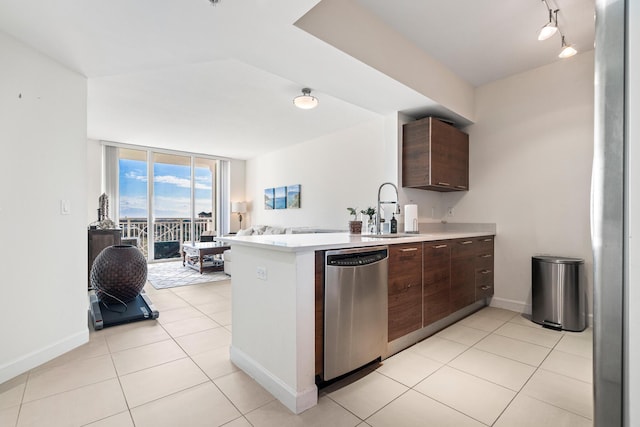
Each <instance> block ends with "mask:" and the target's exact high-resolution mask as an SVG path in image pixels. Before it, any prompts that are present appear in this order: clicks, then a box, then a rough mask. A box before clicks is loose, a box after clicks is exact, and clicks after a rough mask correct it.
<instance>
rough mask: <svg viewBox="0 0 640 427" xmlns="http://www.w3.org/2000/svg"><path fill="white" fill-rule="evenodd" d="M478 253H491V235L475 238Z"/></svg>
mask: <svg viewBox="0 0 640 427" xmlns="http://www.w3.org/2000/svg"><path fill="white" fill-rule="evenodd" d="M476 243H477V249H478V253H493V236H485V237H480V238H477V239H476Z"/></svg>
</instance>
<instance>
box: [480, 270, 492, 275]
mask: <svg viewBox="0 0 640 427" xmlns="http://www.w3.org/2000/svg"><path fill="white" fill-rule="evenodd" d="M489 273H491V270H482V271H481V272H480V274H489Z"/></svg>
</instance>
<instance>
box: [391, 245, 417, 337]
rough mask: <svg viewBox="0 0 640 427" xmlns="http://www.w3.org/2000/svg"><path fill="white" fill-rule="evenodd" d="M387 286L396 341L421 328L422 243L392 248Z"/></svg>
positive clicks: (393, 333) (392, 334) (393, 334)
mask: <svg viewBox="0 0 640 427" xmlns="http://www.w3.org/2000/svg"><path fill="white" fill-rule="evenodd" d="M388 285H389V291H388V294H389V309H388V316H389V328H388V334H389V337H388V340H389V341H393V340H395V339H397V338H400V337H402V336H404V335H406V334H408V333H410V332H413V331H417V330H418V329H420V328H421V327H422V242H418V243H414V244H401V245H390V246H389V282H388Z"/></svg>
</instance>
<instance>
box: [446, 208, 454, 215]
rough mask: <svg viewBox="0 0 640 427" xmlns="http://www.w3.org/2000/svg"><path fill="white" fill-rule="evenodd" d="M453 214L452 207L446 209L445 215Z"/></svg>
mask: <svg viewBox="0 0 640 427" xmlns="http://www.w3.org/2000/svg"><path fill="white" fill-rule="evenodd" d="M454 214H455V212H454V210H453V208H449V209H447V216H453V215H454Z"/></svg>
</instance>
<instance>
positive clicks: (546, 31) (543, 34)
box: [538, 0, 578, 59]
mask: <svg viewBox="0 0 640 427" xmlns="http://www.w3.org/2000/svg"><path fill="white" fill-rule="evenodd" d="M542 3H544V6H545V7H546V8H547V12H549V22H547V23H546V24H545V25H544V26H543V27H542V28H541V29H540V31H539V32H538V40H547V39H549V38H551V37H552V36H553V35H554V34H556V33H559V34H560V37H561V43H562V45H561V48H560V53H559V54H558V58H561V59H565V58H570V57H572V56H573V55H575V54H576V53H578V51H577V50H576V49H575V48H574V47H573V46H572V45H570V44H567V43H566V42H565V40H564V34H563V33H562V31H561V30H560V27H559V26H558V12H559V11H560V9H558V8H555V9H552V8H551V7H549V3H547V0H542Z"/></svg>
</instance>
